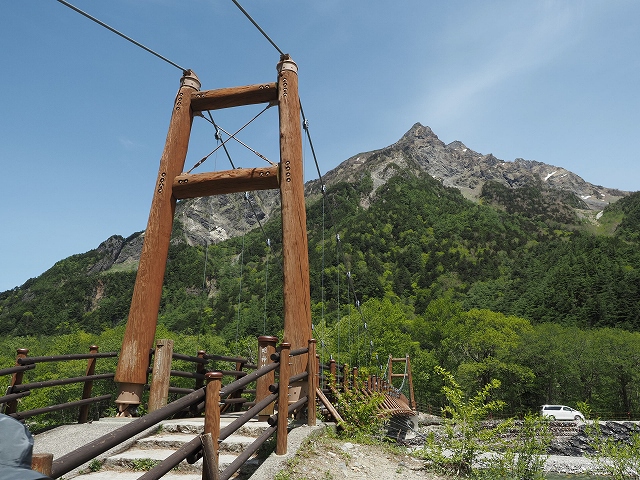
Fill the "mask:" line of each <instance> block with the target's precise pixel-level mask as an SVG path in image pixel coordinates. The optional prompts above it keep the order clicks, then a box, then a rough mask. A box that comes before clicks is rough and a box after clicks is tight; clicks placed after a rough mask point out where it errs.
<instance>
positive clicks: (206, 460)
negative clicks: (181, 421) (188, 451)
mask: <svg viewBox="0 0 640 480" xmlns="http://www.w3.org/2000/svg"><path fill="white" fill-rule="evenodd" d="M200 442H202V480H220V469H219V468H218V456H217V455H216V447H215V444H216V443H215V442H214V441H213V437H212V435H211V434H210V433H203V434H201V435H200Z"/></svg>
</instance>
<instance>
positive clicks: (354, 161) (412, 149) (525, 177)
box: [96, 123, 627, 270]
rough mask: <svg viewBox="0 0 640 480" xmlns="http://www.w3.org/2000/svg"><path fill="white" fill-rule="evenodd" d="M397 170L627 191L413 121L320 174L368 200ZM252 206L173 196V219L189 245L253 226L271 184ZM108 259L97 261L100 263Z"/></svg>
mask: <svg viewBox="0 0 640 480" xmlns="http://www.w3.org/2000/svg"><path fill="white" fill-rule="evenodd" d="M399 172H403V173H406V172H412V173H414V174H416V175H417V174H420V173H427V174H428V175H430V176H432V177H434V178H436V179H437V180H439V181H441V182H442V184H443V185H445V186H448V187H455V188H458V189H459V190H461V191H462V193H463V194H464V195H465V196H466V197H467V198H471V199H478V198H479V196H480V193H481V191H482V187H483V185H484V184H485V183H486V182H488V181H493V182H498V183H499V184H502V185H504V186H506V187H508V188H521V187H525V186H527V185H530V186H531V185H536V186H538V187H542V188H548V189H555V190H559V191H563V192H568V193H572V194H575V195H576V196H577V197H578V198H579V199H581V200H582V202H584V203H583V206H586V207H587V208H588V209H591V210H596V211H600V210H602V209H603V208H604V207H605V206H606V205H607V204H608V203H609V202H611V201H615V200H617V199H618V198H620V197H622V196H625V195H626V194H627V193H626V192H621V191H619V190H616V189H611V188H605V187H602V186H597V185H593V184H591V183H588V182H585V181H584V180H583V179H582V178H580V177H579V176H578V175H576V174H574V173H572V172H570V171H568V170H566V169H564V168H562V167H556V166H553V165H548V164H545V163H542V162H538V161H533V160H524V159H522V158H517V159H515V160H514V161H510V162H509V161H504V160H501V159H499V158H497V157H495V156H494V155H493V154H491V153H489V154H481V153H478V152H476V151H474V150H472V149H470V148H468V147H467V146H466V145H465V144H464V143H462V142H461V141H459V140H455V141H453V142H451V143H449V144H445V143H444V142H442V141H441V140H440V139H439V138H438V136H437V135H436V134H435V133H434V132H433V130H432V129H431V128H430V127H428V126H425V125H422V124H421V123H415V124H414V125H413V126H412V127H411V128H410V129H409V130H408V131H407V132H406V133H405V134H404V135H403V136H402V137H401V138H400V139H399V140H398V141H397V142H396V143H394V144H392V145H390V146H388V147H385V148H382V149H379V150H373V151H370V152H363V153H359V154H357V155H354V156H352V157H350V158H348V159H347V160H345V161H344V162H342V163H341V164H340V165H338V166H337V167H336V168H334V169H333V170H331V171H329V172H327V173H326V174H325V175H324V176H323V180H324V183H325V184H326V185H328V186H330V185H332V184H336V183H339V182H349V183H358V182H360V181H361V179H362V178H363V177H365V176H370V177H371V179H372V181H373V191H372V192H371V193H370V194H369V197H368V198H363V199H362V205H363V206H364V207H367V205H368V204H369V201H370V200H371V198H372V197H373V196H374V195H375V192H376V190H377V189H378V188H379V187H380V186H381V185H384V184H385V183H386V182H387V181H388V180H389V179H390V178H391V177H393V176H394V175H396V174H398V173H399ZM321 186H322V185H321V183H320V180H314V181H310V182H308V183H307V184H306V186H305V191H306V195H307V196H308V197H311V198H313V197H316V198H317V197H318V196H319V195H321ZM248 197H249V201H250V204H251V209H249V208H248V207H247V205H248V201H247V199H246V198H244V196H243V195H242V194H233V195H220V196H217V197H206V198H196V199H190V200H186V201H182V202H179V203H178V205H177V209H176V222H177V224H178V225H179V228H180V229H181V231H180V235H179V238H181V239H182V240H184V241H186V242H187V243H189V244H191V245H195V244H200V245H205V244H212V243H216V242H218V241H221V240H225V239H226V238H230V237H234V236H238V235H241V234H242V233H243V232H246V231H248V230H249V229H252V228H255V227H256V226H257V225H258V222H266V221H267V220H268V219H269V218H270V217H271V216H272V215H273V214H276V213H277V212H278V210H279V208H280V198H279V195H278V193H277V192H276V191H261V192H252V193H250V194H249V196H248ZM142 238H143V237H142V235H140V234H137V235H136V236H132V237H131V239H127V240H126V241H125V242H124V244H121V239H116V238H112V239H110V240H109V241H108V242H106V243H105V244H104V245H101V248H106V249H108V250H110V251H112V252H113V253H115V252H119V253H117V254H116V255H115V256H114V255H109V259H110V260H109V261H108V262H107V263H110V262H113V263H129V262H131V261H132V258H133V257H134V256H135V254H136V253H137V252H139V250H140V248H141V246H142ZM105 267H106V268H108V267H109V265H107V264H105V265H100V266H97V267H96V268H98V269H100V270H103V269H105Z"/></svg>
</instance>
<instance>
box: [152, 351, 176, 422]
mask: <svg viewBox="0 0 640 480" xmlns="http://www.w3.org/2000/svg"><path fill="white" fill-rule="evenodd" d="M172 357H173V340H170V339H162V340H158V341H157V342H156V354H155V356H154V357H153V371H152V372H151V388H150V390H149V409H148V410H149V413H151V412H153V411H154V410H158V409H159V408H162V407H164V406H165V405H166V404H167V400H168V397H169V383H170V380H171V359H172Z"/></svg>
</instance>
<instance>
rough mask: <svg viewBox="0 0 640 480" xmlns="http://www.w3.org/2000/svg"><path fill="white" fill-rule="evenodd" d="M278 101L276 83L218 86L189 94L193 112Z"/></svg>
mask: <svg viewBox="0 0 640 480" xmlns="http://www.w3.org/2000/svg"><path fill="white" fill-rule="evenodd" d="M277 101H278V84H277V83H262V84H259V85H246V86H242V87H229V88H219V89H216V90H205V91H202V92H193V93H192V94H191V109H192V111H194V112H202V111H204V110H220V109H222V108H231V107H241V106H243V105H255V104H258V103H272V102H277Z"/></svg>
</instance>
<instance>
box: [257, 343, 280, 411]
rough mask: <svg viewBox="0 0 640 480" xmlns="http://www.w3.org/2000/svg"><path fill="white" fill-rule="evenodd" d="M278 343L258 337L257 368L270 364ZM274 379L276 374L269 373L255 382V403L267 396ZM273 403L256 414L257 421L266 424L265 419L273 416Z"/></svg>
mask: <svg viewBox="0 0 640 480" xmlns="http://www.w3.org/2000/svg"><path fill="white" fill-rule="evenodd" d="M277 343H278V337H270V336H266V335H262V336H260V337H258V368H262V367H264V366H265V365H268V364H269V363H272V360H271V355H272V354H273V353H275V351H276V344H277ZM275 378H276V372H275V371H273V370H272V371H271V372H269V373H267V374H266V375H262V376H261V377H260V378H258V380H256V403H258V402H259V401H261V400H262V399H263V398H265V397H266V396H268V395H269V394H270V393H269V385H271V384H272V383H273V382H274V381H275ZM273 410H274V409H273V403H271V404H270V405H269V406H268V407H265V408H263V409H262V410H261V411H260V413H259V414H258V420H260V421H261V422H266V421H267V419H268V418H269V417H270V416H271V415H273Z"/></svg>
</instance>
